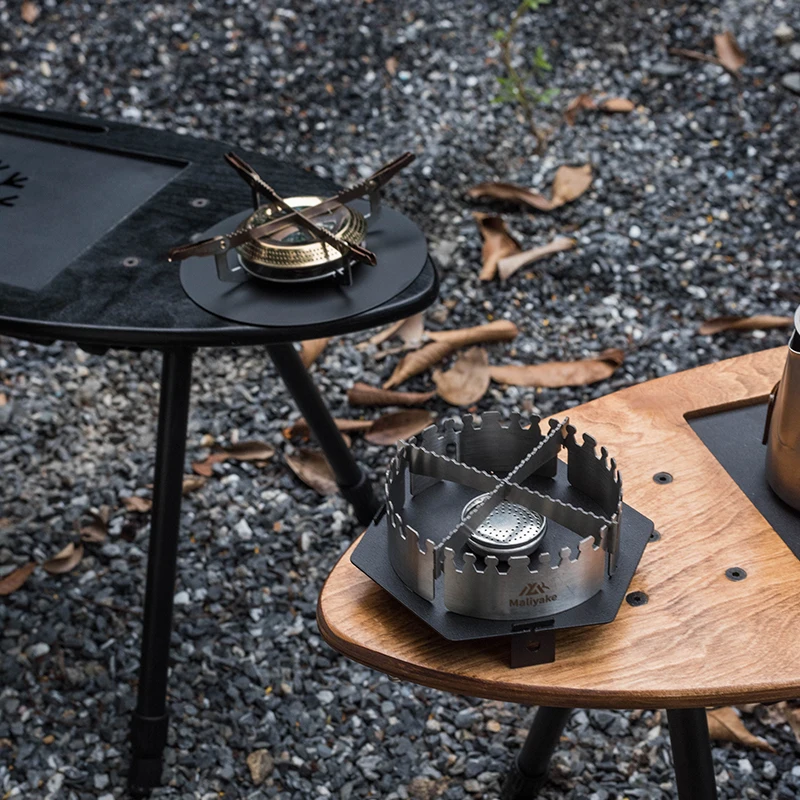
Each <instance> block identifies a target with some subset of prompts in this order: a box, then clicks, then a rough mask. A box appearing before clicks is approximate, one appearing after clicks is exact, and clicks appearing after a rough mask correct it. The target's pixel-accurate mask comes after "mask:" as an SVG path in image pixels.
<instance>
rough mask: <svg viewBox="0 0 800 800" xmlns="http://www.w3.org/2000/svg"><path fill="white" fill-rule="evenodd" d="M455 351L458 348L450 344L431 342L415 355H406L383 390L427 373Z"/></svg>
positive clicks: (415, 352)
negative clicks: (427, 370)
mask: <svg viewBox="0 0 800 800" xmlns="http://www.w3.org/2000/svg"><path fill="white" fill-rule="evenodd" d="M455 349H456V346H455V345H453V344H451V343H450V342H431V343H430V344H426V345H425V347H423V348H421V349H419V350H415V351H414V352H413V353H408V354H407V355H404V356H403V357H402V358H401V359H400V362H399V363H398V365H397V366H396V367H395V369H394V372H393V373H392V374H391V375H390V376H389V380H387V381H386V382H385V383H384V384H383V388H384V389H391V388H392V387H393V386H397V385H398V384H400V383H402V382H403V381H406V380H408V379H409V378H413V377H414V375H419V374H420V372H425V370H426V369H430V368H431V367H433V366H435V365H436V364H438V363H439V362H440V361H441V360H442V359H443V358H444V357H445V356H447V355H449V354H450V353H452V352H453V350H455Z"/></svg>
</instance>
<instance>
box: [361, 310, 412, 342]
mask: <svg viewBox="0 0 800 800" xmlns="http://www.w3.org/2000/svg"><path fill="white" fill-rule="evenodd" d="M424 334H425V317H424V314H423V313H422V312H420V313H419V314H414V316H413V317H408V318H407V319H401V320H398V321H397V322H393V323H392V324H391V325H389V326H388V327H386V328H384V329H383V330H382V331H378V333H376V334H375V335H374V336H372V337H370V338H369V339H368V340H367V344H375V345H378V344H383V343H384V342H385V341H388V340H389V339H391V338H393V337H394V336H399V337H400V338H401V339H402V340H403V342H404V344H407V345H412V346H413V345H416V346H418V345H419V344H420V343H421V342H422V337H423V336H424Z"/></svg>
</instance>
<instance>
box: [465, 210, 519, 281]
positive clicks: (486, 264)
mask: <svg viewBox="0 0 800 800" xmlns="http://www.w3.org/2000/svg"><path fill="white" fill-rule="evenodd" d="M473 216H474V217H475V221H476V222H477V223H478V229H479V230H480V232H481V236H482V237H483V249H482V251H481V258H482V260H483V267H482V269H481V273H480V275H479V276H478V277H479V278H480V279H481V280H482V281H490V280H492V278H494V276H495V275H496V274H497V262H498V261H500V259H501V258H505V257H506V256H510V255H511V254H512V253H519V250H520V247H519V244H518V243H517V241H516V239H514V238H513V237H512V236H511V234H510V233H509V232H508V229H507V228H506V224H505V222H503V219H502V217H492V216H490V215H488V214H481V213H480V212H476V213H475V214H473Z"/></svg>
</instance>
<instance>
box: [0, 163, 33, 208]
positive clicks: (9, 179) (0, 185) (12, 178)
mask: <svg viewBox="0 0 800 800" xmlns="http://www.w3.org/2000/svg"><path fill="white" fill-rule="evenodd" d="M10 169H11V165H10V164H6V162H5V161H3V160H2V159H1V158H0V206H5V207H6V208H11V207H12V206H13V205H14V202H15V201H16V200H18V199H19V195H18V194H9V192H13V191H15V190H18V189H24V188H25V181H27V180H28V179H27V178H26V177H25V176H24V175H23V174H22V173H21V172H9V170H10Z"/></svg>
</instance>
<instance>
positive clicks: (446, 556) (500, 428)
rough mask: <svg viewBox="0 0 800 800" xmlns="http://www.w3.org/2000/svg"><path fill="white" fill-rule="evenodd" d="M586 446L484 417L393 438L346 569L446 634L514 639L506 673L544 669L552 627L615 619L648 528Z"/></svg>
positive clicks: (609, 463) (552, 431)
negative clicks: (368, 519) (377, 510)
mask: <svg viewBox="0 0 800 800" xmlns="http://www.w3.org/2000/svg"><path fill="white" fill-rule="evenodd" d="M581 439H582V441H579V437H578V433H577V431H576V430H575V428H574V427H573V426H571V425H569V421H568V420H567V419H565V420H563V421H550V423H549V430H548V431H547V432H546V433H543V432H542V430H541V428H540V421H539V419H538V418H535V417H534V418H531V419H529V420H528V419H524V418H522V417H520V416H518V415H515V416H513V417H511V418H510V419H509V420H508V421H506V422H503V421H502V420H501V417H500V415H499V414H497V413H492V412H490V413H486V414H483V415H482V416H481V418H480V419H477V418H476V417H473V416H465V417H463V418H462V420H461V421H460V422H457V421H455V420H446V421H445V422H444V423H443V424H442V425H440V426H432V427H430V428H428V429H426V430H425V431H423V432H422V433H421V434H420V435H419V436H418V437H416V438H414V439H410V440H409V441H407V442H401V443H400V444H399V445H398V449H397V453H396V455H395V456H394V458H393V459H392V461H391V463H390V464H389V467H388V470H387V474H386V482H385V499H386V503H385V508H384V512H383V513H382V515H381V516H380V518H379V519H378V520H377V521H376V522H375V523H373V525H372V526H371V527H370V528H369V530H368V531H367V532H366V534H365V536H364V538H363V539H362V541H361V543H360V544H359V546H358V547H357V548H356V550H355V551H354V553H353V557H352V560H353V563H354V564H355V565H356V566H357V567H359V568H360V569H362V570H363V571H364V572H366V573H367V574H368V575H369V576H370V577H372V578H373V580H375V581H376V582H377V583H379V584H380V585H381V586H383V587H384V588H385V589H387V590H388V591H389V592H391V593H392V594H393V595H394V596H395V597H397V598H398V599H399V600H400V601H401V602H403V603H404V604H405V605H406V606H407V607H408V608H410V609H411V610H412V611H413V612H414V613H415V614H417V615H418V616H419V617H420V618H421V619H423V620H424V621H425V622H427V623H428V624H430V625H432V626H433V627H434V628H435V629H436V630H437V631H439V632H440V633H441V634H442V635H444V636H445V637H447V638H450V639H475V638H488V637H492V636H502V635H508V634H511V635H512V666H522V665H529V664H532V663H542V662H544V661H549V660H552V659H553V658H554V656H555V650H554V648H555V640H554V636H553V632H554V631H555V630H557V629H559V628H567V627H577V626H582V625H593V624H600V623H604V622H610V621H611V620H613V619H614V617H615V615H616V612H617V610H618V609H619V605H620V603H621V602H622V599H623V597H624V595H625V592H626V590H627V587H628V584H629V582H630V579H631V577H632V575H633V572H634V571H635V569H636V566H637V564H638V562H639V559H640V557H641V554H642V552H643V550H644V547H645V545H646V543H647V541H648V540H649V539H650V535H651V533H652V531H653V525H652V523H651V522H650V521H649V520H647V519H646V518H644V517H643V516H642V515H641V514H638V512H636V511H635V510H634V509H632V508H629V507H627V506H624V505H623V502H622V479H621V477H620V474H619V471H618V470H617V467H616V463H615V461H614V459H613V458H610V457H609V454H608V452H607V451H606V449H605V448H600V449H599V452H598V447H597V442H596V441H595V440H594V439H593V438H592V437H591V436H589V435H588V434H584V435H583V436H582V437H581ZM562 453H563V454H564V455H565V456H566V463H565V462H564V461H562V460H561V459H560V458H559V455H560V454H562ZM623 511H624V513H623ZM532 639H534V640H536V641H535V643H536V644H537V646H536V647H532V643H531V640H532Z"/></svg>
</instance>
